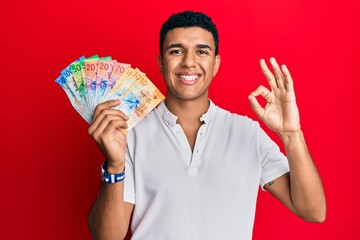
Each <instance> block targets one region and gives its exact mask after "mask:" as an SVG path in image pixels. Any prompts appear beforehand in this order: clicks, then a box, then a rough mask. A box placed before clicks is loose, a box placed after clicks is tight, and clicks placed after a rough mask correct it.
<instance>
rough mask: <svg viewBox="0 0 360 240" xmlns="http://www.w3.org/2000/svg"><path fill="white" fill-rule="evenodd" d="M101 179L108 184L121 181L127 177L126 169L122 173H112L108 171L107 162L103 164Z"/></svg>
mask: <svg viewBox="0 0 360 240" xmlns="http://www.w3.org/2000/svg"><path fill="white" fill-rule="evenodd" d="M101 179H102V181H103V182H104V183H106V184H112V183H116V182H121V181H123V180H124V179H125V169H124V171H123V172H122V173H116V174H110V173H108V172H107V162H106V161H105V162H104V163H103V164H102V165H101Z"/></svg>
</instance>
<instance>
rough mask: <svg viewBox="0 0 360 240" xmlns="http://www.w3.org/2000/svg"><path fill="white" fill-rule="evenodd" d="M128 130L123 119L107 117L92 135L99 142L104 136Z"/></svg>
mask: <svg viewBox="0 0 360 240" xmlns="http://www.w3.org/2000/svg"><path fill="white" fill-rule="evenodd" d="M126 128H128V125H127V123H126V121H125V120H124V119H123V118H120V117H118V116H112V115H106V117H105V118H104V119H103V121H101V123H100V124H99V126H98V127H97V128H96V129H95V130H94V132H93V133H92V134H91V135H92V137H93V138H94V139H95V140H96V141H99V138H100V137H101V136H102V135H103V134H107V133H109V132H115V131H116V129H119V130H120V129H126Z"/></svg>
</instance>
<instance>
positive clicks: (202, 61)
mask: <svg viewBox="0 0 360 240" xmlns="http://www.w3.org/2000/svg"><path fill="white" fill-rule="evenodd" d="M162 47H163V56H159V67H160V70H161V72H162V74H163V76H164V79H165V82H166V85H167V90H168V91H167V95H168V96H167V97H168V98H171V97H175V98H178V99H184V100H191V99H197V98H199V97H204V98H206V99H207V98H208V87H209V85H210V83H211V81H212V78H213V77H214V76H215V74H216V73H217V71H218V69H219V65H220V56H215V43H214V38H213V36H212V34H211V33H210V32H209V31H207V30H205V29H202V28H200V27H187V28H175V29H172V30H170V31H169V32H168V33H167V34H166V37H165V40H164V44H163V46H162Z"/></svg>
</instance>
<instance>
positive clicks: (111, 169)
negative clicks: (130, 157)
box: [106, 161, 125, 174]
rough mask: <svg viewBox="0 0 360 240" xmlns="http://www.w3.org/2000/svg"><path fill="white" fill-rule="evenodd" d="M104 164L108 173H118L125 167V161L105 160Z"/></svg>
mask: <svg viewBox="0 0 360 240" xmlns="http://www.w3.org/2000/svg"><path fill="white" fill-rule="evenodd" d="M106 166H107V172H108V173H110V174H119V173H122V172H123V171H124V168H125V163H118V164H114V163H111V162H108V161H107V162H106Z"/></svg>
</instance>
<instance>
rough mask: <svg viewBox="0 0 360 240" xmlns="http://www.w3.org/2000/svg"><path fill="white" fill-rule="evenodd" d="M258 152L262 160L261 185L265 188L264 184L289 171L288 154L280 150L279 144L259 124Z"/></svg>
mask: <svg viewBox="0 0 360 240" xmlns="http://www.w3.org/2000/svg"><path fill="white" fill-rule="evenodd" d="M257 138H258V143H259V145H258V154H259V156H260V160H261V170H262V174H261V179H260V185H261V188H262V189H263V190H264V185H265V184H266V183H269V182H271V181H272V180H274V179H276V178H278V177H280V176H282V175H284V174H285V173H287V172H289V171H290V170H289V162H288V160H287V158H286V156H285V155H284V154H283V153H282V152H281V151H280V148H279V146H278V145H277V144H276V143H275V142H274V141H273V140H272V139H271V138H270V137H269V136H268V135H267V134H266V133H265V132H264V130H263V129H261V127H260V126H259V125H258V131H257Z"/></svg>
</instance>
